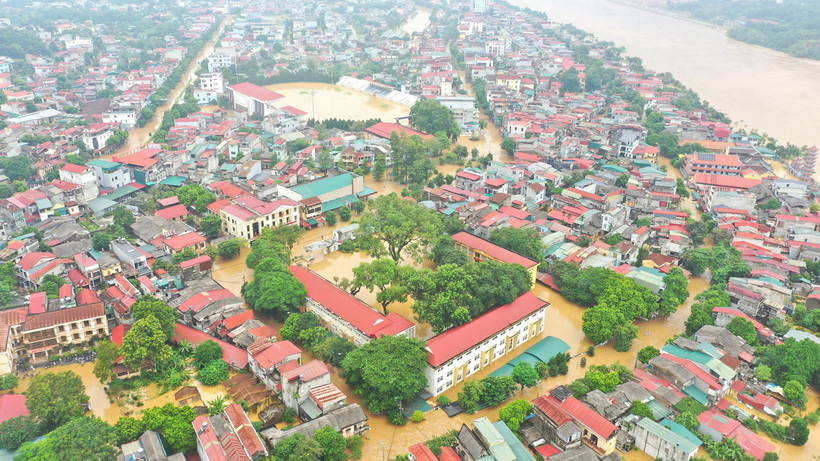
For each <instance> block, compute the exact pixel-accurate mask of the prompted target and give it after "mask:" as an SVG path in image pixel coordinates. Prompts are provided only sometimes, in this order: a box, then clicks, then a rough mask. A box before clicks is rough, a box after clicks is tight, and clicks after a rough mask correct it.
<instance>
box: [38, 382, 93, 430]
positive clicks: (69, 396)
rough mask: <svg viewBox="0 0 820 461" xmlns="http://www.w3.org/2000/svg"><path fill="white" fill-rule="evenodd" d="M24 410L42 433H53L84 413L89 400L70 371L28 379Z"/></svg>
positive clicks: (83, 387)
mask: <svg viewBox="0 0 820 461" xmlns="http://www.w3.org/2000/svg"><path fill="white" fill-rule="evenodd" d="M25 394H26V406H27V407H28V409H29V410H30V411H31V417H32V418H34V419H35V420H36V421H38V422H40V423H41V424H42V425H43V427H44V428H45V429H54V428H56V427H57V426H61V425H63V424H65V423H66V422H68V421H69V420H71V419H72V418H77V417H79V416H82V415H83V414H84V413H85V410H86V405H87V404H88V400H89V397H88V395H87V394H86V393H85V386H84V385H83V381H82V379H80V377H79V376H77V374H76V373H74V372H73V371H63V372H60V373H37V374H35V375H34V377H33V378H32V379H31V383H30V384H29V387H28V390H27V391H26V392H25Z"/></svg>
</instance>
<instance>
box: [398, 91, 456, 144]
mask: <svg viewBox="0 0 820 461" xmlns="http://www.w3.org/2000/svg"><path fill="white" fill-rule="evenodd" d="M410 117H412V120H413V126H414V127H415V128H416V129H418V130H420V131H423V132H425V133H433V134H435V133H438V132H440V131H443V132H444V133H446V135H447V137H449V138H450V139H455V138H457V137H458V135H459V133H461V127H460V126H459V124H458V123H457V122H456V121H455V119H454V117H453V112H452V111H451V110H450V109H448V108H447V107H446V106H444V105H443V104H442V103H440V102H439V101H436V100H435V99H427V98H420V99H419V100H418V101H417V102H416V103H415V104H413V107H411V108H410Z"/></svg>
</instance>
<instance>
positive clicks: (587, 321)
mask: <svg viewBox="0 0 820 461" xmlns="http://www.w3.org/2000/svg"><path fill="white" fill-rule="evenodd" d="M623 323H624V317H623V315H621V314H620V313H619V312H618V311H616V310H615V309H613V308H611V307H609V306H607V305H603V304H599V305H597V306H595V307H591V308H589V309H587V310H586V312H584V315H583V325H582V326H581V329H582V330H583V331H584V334H585V335H586V336H587V338H589V339H590V340H591V341H592V342H593V343H595V344H601V343H603V342H605V341H607V340H608V339H609V338H611V337H612V335H613V334H614V333H615V328H616V327H618V326H620V325H622V324H623Z"/></svg>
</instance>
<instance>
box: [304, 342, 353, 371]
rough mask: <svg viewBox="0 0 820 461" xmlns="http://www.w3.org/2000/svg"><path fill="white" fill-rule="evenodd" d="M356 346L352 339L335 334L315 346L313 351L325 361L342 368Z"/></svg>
mask: <svg viewBox="0 0 820 461" xmlns="http://www.w3.org/2000/svg"><path fill="white" fill-rule="evenodd" d="M355 348H356V346H354V345H353V343H352V342H350V340H348V339H346V338H340V337H338V336H333V337H330V338H328V339H327V340H325V341H324V342H322V344H320V345H319V346H317V347H315V348H314V349H313V351H312V352H313V353H314V354H315V355H317V356H319V358H320V359H322V360H323V361H325V362H327V363H329V364H331V365H333V366H334V367H337V368H340V367H341V366H342V362H343V361H344V359H345V357H347V354H349V353H350V351H352V350H353V349H355Z"/></svg>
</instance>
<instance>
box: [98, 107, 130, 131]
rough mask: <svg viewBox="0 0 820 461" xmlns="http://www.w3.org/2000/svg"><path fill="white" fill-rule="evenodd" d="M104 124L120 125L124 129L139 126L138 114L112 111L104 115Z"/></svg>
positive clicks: (128, 111)
mask: <svg viewBox="0 0 820 461" xmlns="http://www.w3.org/2000/svg"><path fill="white" fill-rule="evenodd" d="M102 121H103V123H120V124H122V125H123V128H128V127H132V126H135V125H136V124H137V112H136V111H134V110H110V111H108V112H106V113H104V114H103V115H102Z"/></svg>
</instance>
